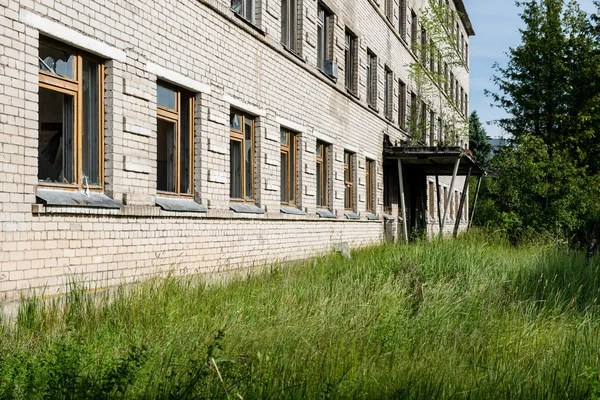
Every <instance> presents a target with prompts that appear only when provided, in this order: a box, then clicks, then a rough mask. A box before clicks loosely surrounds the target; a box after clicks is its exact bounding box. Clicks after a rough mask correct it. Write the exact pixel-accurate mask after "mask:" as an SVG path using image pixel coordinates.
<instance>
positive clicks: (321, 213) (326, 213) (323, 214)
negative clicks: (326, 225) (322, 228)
mask: <svg viewBox="0 0 600 400" xmlns="http://www.w3.org/2000/svg"><path fill="white" fill-rule="evenodd" d="M316 213H317V215H318V216H319V217H321V218H332V219H335V218H336V216H335V214H334V213H332V212H331V211H329V210H317V211H316Z"/></svg>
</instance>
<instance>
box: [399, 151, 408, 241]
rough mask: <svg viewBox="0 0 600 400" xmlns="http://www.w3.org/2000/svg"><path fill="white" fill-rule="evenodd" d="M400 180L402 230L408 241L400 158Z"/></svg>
mask: <svg viewBox="0 0 600 400" xmlns="http://www.w3.org/2000/svg"><path fill="white" fill-rule="evenodd" d="M398 180H399V181H400V205H401V206H402V231H403V232H404V240H405V241H406V242H407V243H408V228H407V226H406V202H405V201H404V176H403V175H402V161H400V159H398Z"/></svg>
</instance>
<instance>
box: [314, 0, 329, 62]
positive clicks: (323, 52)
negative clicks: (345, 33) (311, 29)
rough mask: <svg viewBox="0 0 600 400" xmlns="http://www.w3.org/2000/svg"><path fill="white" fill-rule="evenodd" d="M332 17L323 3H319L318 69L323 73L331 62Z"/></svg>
mask: <svg viewBox="0 0 600 400" xmlns="http://www.w3.org/2000/svg"><path fill="white" fill-rule="evenodd" d="M321 13H322V14H323V19H321ZM332 16H333V13H332V12H331V11H330V10H329V9H328V8H327V7H326V6H325V5H324V4H323V3H321V2H318V3H317V45H316V48H317V68H319V69H320V70H321V71H325V61H328V60H331V38H332V36H333V35H332V34H331V29H332V25H331V17H332ZM319 28H320V29H321V30H320V31H319ZM319 32H321V34H319Z"/></svg>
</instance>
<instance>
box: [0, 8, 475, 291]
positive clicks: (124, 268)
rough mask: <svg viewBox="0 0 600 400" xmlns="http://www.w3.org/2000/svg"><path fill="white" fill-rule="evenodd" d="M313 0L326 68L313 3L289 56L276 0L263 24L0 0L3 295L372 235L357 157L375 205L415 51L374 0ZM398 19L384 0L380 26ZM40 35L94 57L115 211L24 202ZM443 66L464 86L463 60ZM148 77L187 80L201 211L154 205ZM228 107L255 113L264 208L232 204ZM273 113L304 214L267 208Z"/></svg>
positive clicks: (275, 173)
mask: <svg viewBox="0 0 600 400" xmlns="http://www.w3.org/2000/svg"><path fill="white" fill-rule="evenodd" d="M257 1H259V0H257ZM323 3H324V4H325V5H326V6H327V7H328V8H329V9H331V11H332V12H333V13H334V18H333V24H332V25H333V40H332V45H333V48H332V53H333V58H334V61H336V62H337V64H338V66H339V68H340V71H339V79H338V80H337V82H333V81H332V80H330V79H329V78H328V77H327V76H325V75H324V74H323V73H322V72H320V71H319V70H318V69H317V68H316V67H315V65H316V47H315V46H316V35H317V30H316V10H317V2H316V1H308V0H301V1H300V8H301V10H302V12H301V21H300V25H301V38H302V39H301V40H300V46H299V49H300V56H299V57H297V56H296V55H293V54H291V53H290V52H288V51H287V50H285V49H284V48H283V46H282V45H281V44H280V32H279V30H280V25H281V23H280V20H279V18H280V17H279V9H280V2H279V0H274V1H267V0H260V2H259V4H258V5H257V11H258V12H259V16H260V18H258V19H257V22H258V25H259V28H260V30H257V29H254V28H253V27H251V26H250V25H248V24H247V23H245V22H244V21H242V20H240V18H238V17H236V16H235V15H234V14H233V12H232V11H231V10H230V8H229V5H230V3H229V0H165V1H160V2H158V1H146V2H143V1H137V0H124V1H108V0H54V1H51V2H37V1H30V0H19V1H17V0H8V1H4V2H1V3H0V45H2V47H3V49H4V52H3V54H2V56H0V296H3V297H4V298H8V299H14V298H17V297H18V295H19V292H20V291H21V290H27V289H30V288H41V287H47V292H46V293H48V294H52V293H54V292H56V291H58V290H61V289H62V286H61V285H62V284H63V283H64V282H65V281H66V280H67V279H68V276H69V274H71V273H74V272H78V273H82V274H83V275H84V276H85V277H86V278H87V280H88V281H89V282H98V284H101V285H111V284H115V283H117V282H120V281H121V280H127V281H131V280H132V279H135V278H137V277H142V276H144V275H147V274H150V273H152V272H153V271H155V270H160V269H165V268H171V267H173V266H177V268H179V267H181V268H187V269H188V270H193V271H200V272H204V271H209V270H213V269H215V268H216V269H227V268H237V267H240V266H248V265H254V264H257V265H258V264H262V263H267V262H271V261H274V260H278V259H286V260H291V259H299V258H304V257H308V256H310V255H313V254H318V253H322V252H326V251H329V250H330V249H331V246H332V245H333V244H335V243H339V242H348V243H349V244H350V245H351V246H353V247H356V246H362V245H366V244H369V243H376V242H379V241H381V240H382V238H383V223H382V222H381V221H366V219H365V217H364V214H365V213H366V210H365V207H366V202H365V196H366V187H365V184H364V182H365V169H364V163H365V158H366V157H368V158H375V159H376V171H377V173H376V174H375V178H376V184H375V187H376V191H375V197H376V201H375V205H376V213H377V214H379V215H381V214H382V213H383V201H382V198H383V175H382V162H383V160H382V157H381V150H382V143H383V135H384V134H387V135H390V137H391V139H392V141H395V140H402V139H405V133H404V132H403V131H401V130H400V129H399V128H398V121H397V109H398V97H397V92H398V87H397V79H398V78H401V79H402V80H403V81H404V82H407V83H408V90H409V92H410V90H411V82H410V80H409V77H408V72H407V68H406V65H407V64H408V63H410V62H413V61H414V58H413V56H412V54H411V52H410V51H409V50H408V45H407V43H405V42H404V41H402V40H400V39H399V35H397V33H395V32H394V31H393V30H392V29H391V27H392V26H391V25H390V24H389V22H388V21H387V20H386V18H385V13H384V11H385V10H384V9H383V7H384V2H383V1H380V2H379V4H377V3H376V2H374V1H373V0H354V1H352V2H348V1H344V0H324V1H323ZM424 3H425V0H414V1H408V7H409V8H414V9H415V10H417V11H418V10H419V9H421V8H422V6H423V4H424ZM395 6H396V5H395ZM407 14H408V22H407V33H408V35H410V32H411V29H410V11H409V12H408V13H407ZM397 18H398V15H397V10H395V12H394V21H392V22H393V24H392V25H393V27H395V26H397V25H398V21H397ZM346 27H348V28H350V29H351V30H352V31H353V32H354V33H355V34H356V35H357V36H358V40H359V46H358V59H359V62H358V70H357V75H358V76H357V78H358V79H357V81H358V98H355V97H353V96H351V95H349V94H348V93H347V92H346V89H345V86H344V71H343V67H344V40H345V39H344V30H345V28H346ZM43 36H47V37H52V38H55V39H57V40H59V41H62V42H65V43H67V44H70V45H72V46H75V47H78V48H80V49H81V50H84V51H88V52H90V53H93V54H96V55H98V56H101V57H102V58H103V59H105V63H104V65H105V79H104V91H105V92H104V103H105V109H104V122H105V131H104V176H105V179H104V192H105V193H106V194H107V195H108V196H109V197H111V198H113V199H114V200H116V201H118V202H121V203H123V204H125V207H124V208H123V209H122V210H120V211H112V210H111V211H108V210H104V211H98V210H94V209H89V208H75V209H73V208H57V207H47V208H44V207H40V208H39V210H38V211H41V212H34V211H35V209H32V205H34V204H35V202H36V199H35V194H36V190H37V186H38V179H37V165H38V164H37V163H38V161H37V157H38V110H39V106H38V90H39V85H38V46H39V38H40V37H43ZM408 41H409V43H410V37H408ZM367 47H368V48H369V49H370V50H371V51H373V52H374V53H375V55H376V56H377V59H378V73H377V75H378V87H377V93H378V97H379V98H378V104H379V110H378V112H375V111H373V110H371V109H369V108H368V107H367V104H366V98H367V96H366V92H365V91H366V86H365V85H366V82H365V79H366V65H365V61H366V49H367ZM384 65H387V66H388V67H389V68H390V69H391V70H392V72H393V73H394V81H395V86H394V104H393V109H394V112H393V120H392V121H388V120H386V119H385V118H384V115H383V96H384V82H383V79H384V71H383V66H384ZM455 72H456V76H457V77H458V79H459V82H460V84H461V86H462V87H463V88H464V89H465V90H466V92H467V93H468V88H469V84H468V71H465V70H461V71H455ZM157 79H160V80H166V81H168V82H171V83H174V84H178V85H181V86H183V87H185V88H186V89H189V90H192V91H194V92H196V93H197V95H196V110H195V144H194V146H195V153H194V157H195V159H194V198H195V200H196V201H197V202H199V203H200V204H202V205H204V206H207V207H208V208H209V212H208V214H207V215H203V216H201V217H198V216H197V215H193V214H186V213H174V212H165V211H161V210H159V209H158V208H157V207H156V206H155V203H154V202H155V197H156V174H157V170H156V153H157V148H156V147H157V146H156V81H157ZM409 98H410V95H409ZM431 101H432V103H435V101H437V100H435V99H431ZM408 105H409V102H407V106H408ZM231 107H236V108H243V109H244V110H245V111H247V112H249V113H251V114H254V115H256V116H257V129H256V148H255V168H256V173H255V180H256V182H255V187H256V201H257V205H259V206H260V207H261V208H263V209H265V210H266V211H267V213H266V214H264V215H252V214H251V215H241V214H235V213H233V212H232V211H229V205H230V201H229V114H230V109H231ZM286 123H287V126H288V128H292V129H297V128H302V131H301V132H299V137H300V148H301V151H300V152H299V154H298V170H299V176H298V179H297V180H298V186H299V190H298V192H299V198H298V205H299V207H300V208H301V209H302V210H306V211H307V212H308V215H306V216H289V215H283V214H280V213H279V212H278V209H279V189H280V188H279V185H280V182H279V158H280V154H279V142H278V140H279V129H280V126H282V125H285V124H286ZM290 125H292V126H290ZM317 137H318V138H319V139H320V140H326V141H327V142H330V143H331V145H332V146H331V150H332V151H331V154H330V160H329V161H330V175H329V183H330V185H329V188H330V193H329V194H330V208H331V210H332V211H333V212H334V213H335V214H337V216H338V217H337V219H336V220H321V219H319V218H318V217H316V216H315V214H314V212H315V209H316V198H315V192H316V190H315V187H316V177H315V152H314V148H315V143H316V140H317ZM344 149H347V150H351V151H353V152H355V153H356V161H355V188H356V190H357V192H356V193H355V200H356V201H355V204H356V207H357V208H356V210H355V211H356V212H357V213H358V214H359V215H361V217H362V220H360V221H348V220H345V219H344V217H343V211H344V201H343V198H344V197H343V192H344V183H343V152H344ZM340 177H341V179H340ZM459 182H460V180H459ZM458 186H459V187H460V188H461V189H462V184H458ZM435 226H437V225H434V228H435Z"/></svg>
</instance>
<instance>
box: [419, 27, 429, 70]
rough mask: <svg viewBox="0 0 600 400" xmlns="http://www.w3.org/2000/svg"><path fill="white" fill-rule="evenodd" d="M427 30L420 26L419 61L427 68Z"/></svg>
mask: <svg viewBox="0 0 600 400" xmlns="http://www.w3.org/2000/svg"><path fill="white" fill-rule="evenodd" d="M427 54H428V51H427V30H426V29H425V28H421V54H420V56H421V62H422V63H423V66H425V68H427Z"/></svg>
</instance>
